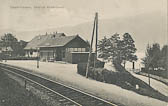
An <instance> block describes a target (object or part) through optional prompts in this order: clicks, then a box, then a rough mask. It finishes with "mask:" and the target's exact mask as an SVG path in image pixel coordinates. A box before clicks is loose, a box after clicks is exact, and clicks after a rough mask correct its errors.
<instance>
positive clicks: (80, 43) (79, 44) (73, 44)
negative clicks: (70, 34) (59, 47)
mask: <svg viewBox="0 0 168 106" xmlns="http://www.w3.org/2000/svg"><path fill="white" fill-rule="evenodd" d="M65 47H68V48H86V47H89V45H88V44H87V43H86V41H84V40H83V39H82V38H81V37H79V36H78V35H77V36H76V38H75V39H73V40H71V41H70V42H68V43H67V44H66V45H65Z"/></svg>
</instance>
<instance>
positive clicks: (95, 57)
mask: <svg viewBox="0 0 168 106" xmlns="http://www.w3.org/2000/svg"><path fill="white" fill-rule="evenodd" d="M97 41H98V13H96V44H95V56H94V67H96V62H97Z"/></svg>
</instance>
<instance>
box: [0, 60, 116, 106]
mask: <svg viewBox="0 0 168 106" xmlns="http://www.w3.org/2000/svg"><path fill="white" fill-rule="evenodd" d="M0 69H1V70H3V71H8V72H12V73H14V74H17V75H19V76H21V77H23V78H24V79H26V80H29V81H31V82H33V83H35V84H37V85H38V86H41V87H42V89H45V90H48V92H49V93H50V94H51V96H52V97H54V98H55V99H58V101H60V102H61V103H62V104H63V105H64V106H117V105H116V104H113V103H111V102H108V101H106V100H103V99H101V98H99V97H96V96H93V95H90V94H88V93H85V92H82V91H80V90H77V89H74V88H72V87H69V86H66V85H64V84H61V83H59V82H55V81H52V80H50V79H47V78H44V77H42V76H39V75H35V74H33V73H31V72H28V71H26V69H21V68H18V67H14V66H10V65H5V64H1V63H0ZM61 106H62V105H61Z"/></svg>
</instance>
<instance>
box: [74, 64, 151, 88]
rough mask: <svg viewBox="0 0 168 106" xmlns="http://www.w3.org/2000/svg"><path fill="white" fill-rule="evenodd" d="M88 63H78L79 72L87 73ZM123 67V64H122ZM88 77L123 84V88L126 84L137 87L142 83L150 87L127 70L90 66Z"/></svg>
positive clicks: (142, 85)
mask: <svg viewBox="0 0 168 106" xmlns="http://www.w3.org/2000/svg"><path fill="white" fill-rule="evenodd" d="M86 66H87V64H86V63H79V64H78V65H77V72H78V73H79V74H80V75H83V76H85V75H86ZM120 67H122V66H120ZM88 77H90V78H92V79H95V80H97V81H101V82H106V83H110V84H115V85H119V86H122V87H123V88H124V87H125V86H126V87H127V88H128V87H130V88H129V89H131V88H135V86H136V84H138V85H140V86H141V87H143V88H146V87H148V85H147V84H145V83H143V82H142V81H141V80H139V79H137V78H135V77H134V76H132V75H131V74H130V73H129V72H127V71H119V72H113V71H109V70H107V69H105V68H93V67H89V71H88Z"/></svg>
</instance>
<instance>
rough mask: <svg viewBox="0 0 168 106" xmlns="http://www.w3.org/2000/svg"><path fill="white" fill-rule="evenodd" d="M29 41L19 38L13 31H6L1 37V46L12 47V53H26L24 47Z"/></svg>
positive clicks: (15, 54)
mask: <svg viewBox="0 0 168 106" xmlns="http://www.w3.org/2000/svg"><path fill="white" fill-rule="evenodd" d="M26 44H27V42H25V41H23V40H21V41H18V39H17V38H16V37H15V36H14V35H13V34H11V33H6V34H4V36H2V37H1V46H2V47H11V48H12V49H13V53H12V55H14V56H17V55H22V56H23V55H24V47H25V46H26Z"/></svg>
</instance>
